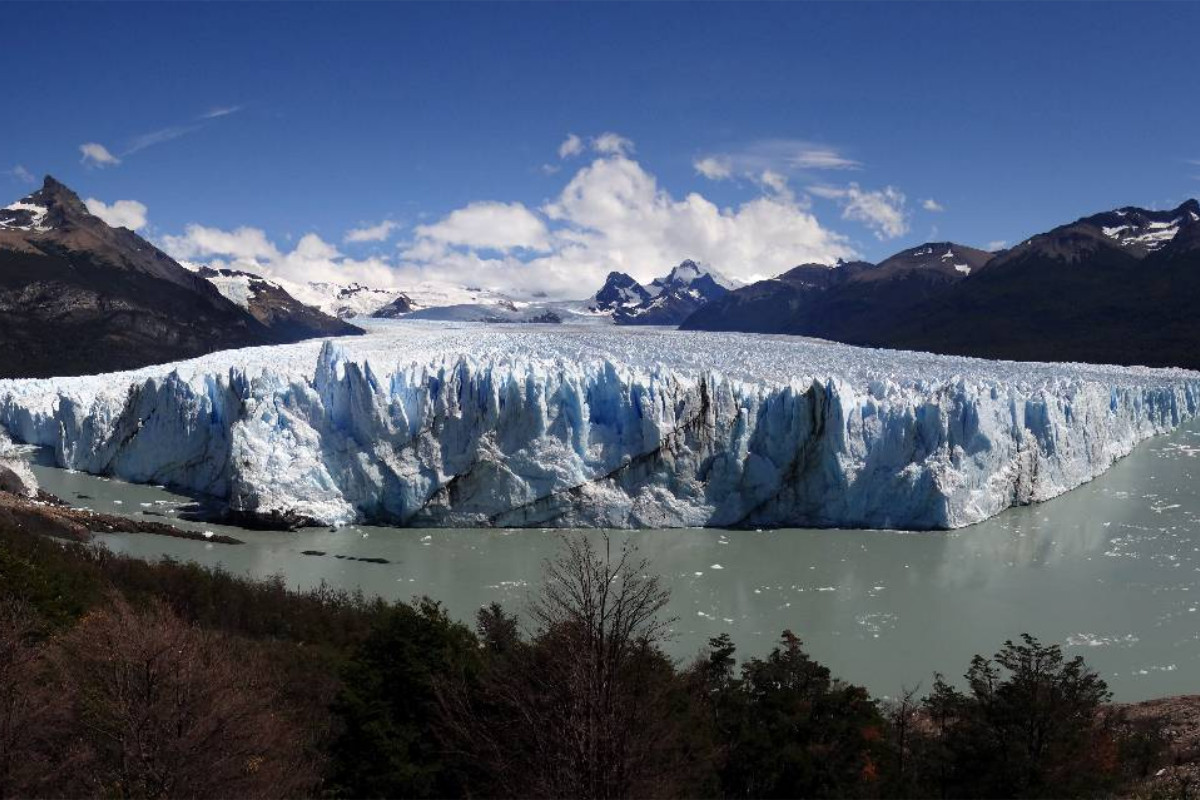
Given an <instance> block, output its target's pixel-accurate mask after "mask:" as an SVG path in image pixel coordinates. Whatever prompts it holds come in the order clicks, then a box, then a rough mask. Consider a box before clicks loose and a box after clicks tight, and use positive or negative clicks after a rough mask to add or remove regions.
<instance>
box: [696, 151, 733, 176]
mask: <svg viewBox="0 0 1200 800" xmlns="http://www.w3.org/2000/svg"><path fill="white" fill-rule="evenodd" d="M692 166H693V167H694V168H695V169H696V172H698V173H700V174H701V175H703V176H704V177H706V178H708V179H709V180H710V181H723V180H727V179H729V178H731V177H733V167H732V166H731V165H730V163H729V161H727V160H726V159H723V158H717V157H715V156H707V157H705V158H701V159H698V160H696V161H694V162H692Z"/></svg>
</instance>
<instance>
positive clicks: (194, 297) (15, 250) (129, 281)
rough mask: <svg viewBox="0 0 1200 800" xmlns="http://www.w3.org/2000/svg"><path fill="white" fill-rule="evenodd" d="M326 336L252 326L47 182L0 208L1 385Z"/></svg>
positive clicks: (201, 283)
mask: <svg viewBox="0 0 1200 800" xmlns="http://www.w3.org/2000/svg"><path fill="white" fill-rule="evenodd" d="M328 332H329V331H328V330H327V329H325V328H321V327H320V326H317V327H313V326H311V325H308V324H303V323H301V324H296V325H287V326H283V327H277V326H276V325H274V324H273V323H267V322H263V321H262V320H259V319H257V318H256V317H255V316H254V315H252V314H251V313H249V312H247V311H246V310H245V309H243V308H241V307H239V306H238V305H237V304H236V303H234V302H231V301H230V300H228V299H227V298H225V297H224V296H222V295H221V293H220V292H219V291H218V290H217V289H216V288H215V287H214V286H213V285H212V284H211V283H210V282H209V281H207V280H205V279H204V278H202V277H200V276H199V275H196V274H194V273H192V272H190V271H188V270H187V269H184V268H183V267H182V266H181V265H180V264H179V263H178V262H176V261H175V260H173V259H172V258H171V257H170V256H168V255H167V254H166V253H163V252H162V251H161V250H159V249H158V248H156V247H154V246H153V245H152V244H150V243H149V242H147V241H146V240H145V239H143V238H142V237H140V236H138V235H137V234H136V233H134V232H133V231H131V230H128V229H126V228H113V227H110V226H109V225H107V224H106V223H105V222H104V221H103V220H101V219H99V218H98V217H96V216H93V215H92V214H91V213H90V212H89V211H88V210H87V207H86V206H85V205H84V203H83V202H82V201H81V200H80V199H79V197H78V196H77V195H76V194H75V193H74V192H72V191H71V190H70V189H68V188H67V187H66V186H64V185H63V184H61V183H59V182H58V181H56V180H54V179H53V178H51V177H49V176H47V177H46V180H45V183H44V184H43V186H42V188H41V189H39V190H38V191H36V192H34V193H33V194H31V195H29V196H27V197H24V198H22V199H21V200H19V201H17V202H15V203H11V204H9V205H8V206H6V207H4V209H2V210H0V375H10V376H11V375H70V374H81V373H94V372H100V371H104V370H112V369H121V368H129V367H135V366H140V365H144V364H154V363H161V362H163V361H169V360H173V359H180V358H187V357H190V356H195V355H200V354H202V353H208V352H212V351H214V350H220V349H225V348H231V347H246V346H249V345H260V344H276V343H280V342H290V341H296V340H298V339H302V338H306V337H309V336H322V335H327V334H328Z"/></svg>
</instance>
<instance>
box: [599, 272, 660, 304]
mask: <svg viewBox="0 0 1200 800" xmlns="http://www.w3.org/2000/svg"><path fill="white" fill-rule="evenodd" d="M653 296H654V295H653V294H652V293H651V292H650V291H649V290H648V289H646V287H645V286H642V285H641V284H640V283H638V282H637V281H636V280H634V278H633V277H632V276H630V275H626V274H625V273H624V272H610V273H608V278H607V279H606V280H605V281H604V286H602V287H600V291H598V292H596V294H595V296H594V297H593V298H592V301H591V304H590V307H591V308H592V310H594V311H602V312H610V313H611V312H613V311H616V310H617V309H619V308H625V307H627V306H640V305H642V304H644V303H647V302H649V300H650V298H651V297H653Z"/></svg>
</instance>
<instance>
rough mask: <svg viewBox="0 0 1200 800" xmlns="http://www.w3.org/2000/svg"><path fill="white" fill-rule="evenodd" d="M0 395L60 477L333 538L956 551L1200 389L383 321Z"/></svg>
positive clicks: (1180, 418) (808, 349)
mask: <svg viewBox="0 0 1200 800" xmlns="http://www.w3.org/2000/svg"><path fill="white" fill-rule="evenodd" d="M365 327H366V328H367V329H368V335H366V336H363V337H358V338H353V339H349V338H347V339H335V340H324V341H308V342H302V343H298V344H292V345H277V346H267V347H255V348H246V349H241V350H229V351H223V352H217V353H213V354H211V355H207V356H203V357H200V358H196V359H192V360H189V361H183V362H178V363H173V364H167V365H162V366H155V367H147V368H144V369H139V370H134V371H129V372H119V373H110V374H104V375H96V376H85V377H68V378H50V379H21V380H4V381H0V427H2V428H3V429H5V430H6V431H7V432H8V434H9V435H10V436H11V437H12V438H13V439H15V440H18V441H22V442H25V443H28V444H34V445H40V446H44V447H48V448H53V451H54V454H55V458H56V460H57V462H58V464H59V465H60V466H62V467H66V468H70V469H75V470H81V471H85V472H89V473H93V474H98V475H106V476H112V477H116V478H120V479H123V480H127V481H133V482H141V483H155V484H165V485H168V486H172V487H175V488H178V489H181V490H184V491H187V492H190V493H195V494H200V495H205V496H209V497H211V498H215V499H219V500H220V501H221V502H223V503H224V504H226V505H227V506H228V508H229V509H231V510H232V511H234V512H236V513H238V514H242V515H248V516H250V517H260V518H272V517H275V518H280V517H289V518H295V519H303V520H305V521H310V522H312V523H321V524H329V525H344V524H349V523H352V522H372V523H384V524H397V525H420V526H453V527H491V526H496V527H523V526H536V527H564V528H565V527H570V528H579V527H604V528H628V527H647V528H672V527H692V526H719V527H783V526H789V527H845V528H896V529H912V530H918V529H949V528H958V527H962V526H965V525H970V524H972V523H975V522H979V521H981V520H984V519H987V518H989V517H991V516H993V515H995V514H998V513H1000V512H1001V511H1003V510H1004V509H1006V508H1008V507H1010V506H1014V505H1021V504H1027V503H1032V502H1038V501H1043V500H1048V499H1050V498H1053V497H1055V496H1056V495H1059V494H1061V493H1063V492H1066V491H1068V490H1070V489H1072V488H1074V487H1076V486H1078V485H1080V484H1081V483H1084V482H1086V481H1088V480H1091V479H1092V478H1094V477H1096V476H1097V475H1099V474H1101V473H1102V472H1104V471H1105V470H1106V469H1107V468H1108V467H1109V466H1111V465H1112V464H1113V462H1114V461H1116V460H1117V459H1119V458H1121V457H1122V456H1124V455H1126V454H1128V453H1129V452H1130V451H1131V450H1132V448H1133V447H1134V446H1135V445H1137V444H1138V443H1139V442H1140V441H1142V440H1144V439H1146V438H1148V437H1151V436H1154V435H1156V434H1160V433H1164V432H1166V431H1169V430H1171V429H1172V428H1174V427H1175V426H1177V425H1179V424H1180V423H1181V422H1184V421H1186V420H1187V419H1189V418H1191V417H1193V416H1194V415H1195V414H1196V410H1197V404H1198V403H1200V373H1195V372H1191V371H1187V370H1178V369H1147V368H1138V367H1129V368H1126V367H1103V366H1092V365H1082V364H1034V363H1018V362H1005V361H985V360H979V359H971V358H958V357H948V356H935V355H927V354H921V353H910V352H894V351H884V350H870V349H863V348H856V347H851V346H846V345H840V344H832V343H828V342H823V341H816V340H805V339H797V338H794V337H776V336H768V335H755V334H738V333H697V332H687V331H675V330H664V329H653V328H644V329H643V328H622V327H609V326H570V325H564V326H537V325H498V324H492V325H488V324H452V323H434V322H416V321H373V322H372V323H370V324H368V325H366V326H365Z"/></svg>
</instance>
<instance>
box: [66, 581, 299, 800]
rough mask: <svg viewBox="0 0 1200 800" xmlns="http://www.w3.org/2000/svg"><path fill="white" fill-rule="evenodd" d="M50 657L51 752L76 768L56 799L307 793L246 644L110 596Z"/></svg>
mask: <svg viewBox="0 0 1200 800" xmlns="http://www.w3.org/2000/svg"><path fill="white" fill-rule="evenodd" d="M50 658H51V659H52V663H53V673H54V679H55V682H56V683H57V684H58V686H59V687H60V688H61V691H62V695H63V700H64V702H65V703H66V704H67V706H68V708H69V720H68V721H67V723H66V724H65V725H64V727H63V729H62V730H61V731H60V735H61V739H60V744H61V745H62V747H63V749H64V750H67V751H69V752H71V753H73V754H75V757H76V759H77V763H76V766H75V768H74V769H72V770H70V771H69V774H64V775H62V776H61V778H60V780H61V782H62V785H60V786H58V787H56V788H57V790H58V791H60V792H62V793H65V794H69V795H79V794H86V795H106V796H108V795H112V796H121V797H246V798H257V797H285V796H293V795H296V794H298V793H302V792H304V791H305V790H307V789H309V788H311V787H312V786H313V785H314V784H315V781H316V773H315V765H314V764H312V763H311V761H310V760H309V759H307V758H306V754H305V748H304V746H303V739H302V737H301V736H300V734H299V732H298V731H297V726H296V725H294V724H293V723H292V722H290V721H289V720H287V719H286V718H285V717H284V716H283V715H282V714H280V713H279V710H278V709H277V708H276V707H275V706H276V703H277V696H278V695H277V692H276V691H275V688H274V686H273V685H272V681H271V676H270V675H269V674H268V673H267V670H266V669H265V666H264V665H265V662H264V660H263V659H261V658H259V657H258V656H257V654H256V652H255V650H254V649H253V648H252V646H250V645H249V644H248V643H245V642H242V641H240V640H236V639H232V638H230V637H228V636H224V635H221V634H217V633H213V632H211V631H206V630H202V629H199V628H195V627H192V626H190V625H188V624H186V623H185V622H183V621H182V620H180V619H179V618H178V617H176V616H175V615H174V614H172V613H171V612H170V610H168V609H167V608H166V607H165V606H164V605H161V604H153V605H151V606H150V608H149V609H148V610H146V611H141V612H139V611H135V610H134V609H133V608H131V607H130V606H129V605H128V604H127V603H126V602H125V601H124V600H122V599H120V598H119V597H118V596H116V595H113V596H111V597H110V598H109V600H108V607H107V608H105V609H104V610H101V611H94V612H92V613H90V614H88V615H87V616H86V617H84V618H83V620H81V621H80V623H79V624H78V625H76V627H75V628H73V629H72V630H71V631H70V632H69V633H67V634H65V635H63V636H62V637H60V639H59V640H58V641H57V642H56V643H55V645H54V647H53V648H52V650H51V654H50Z"/></svg>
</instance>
